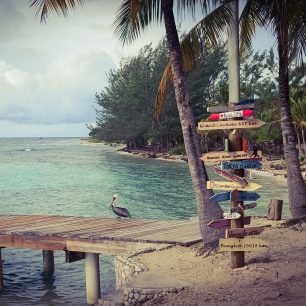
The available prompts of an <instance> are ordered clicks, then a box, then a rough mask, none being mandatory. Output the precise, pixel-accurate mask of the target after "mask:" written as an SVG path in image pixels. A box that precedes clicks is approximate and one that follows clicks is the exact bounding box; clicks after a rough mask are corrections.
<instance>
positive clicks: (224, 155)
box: [201, 151, 262, 161]
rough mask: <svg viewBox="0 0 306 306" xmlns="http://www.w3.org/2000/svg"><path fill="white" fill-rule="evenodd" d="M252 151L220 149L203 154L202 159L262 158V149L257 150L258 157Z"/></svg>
mask: <svg viewBox="0 0 306 306" xmlns="http://www.w3.org/2000/svg"><path fill="white" fill-rule="evenodd" d="M252 154H253V153H252V152H244V151H235V152H226V151H218V152H209V153H204V154H202V157H201V159H202V160H204V161H228V160H241V159H250V160H252V161H253V160H261V159H262V153H261V151H257V155H258V157H253V155H252Z"/></svg>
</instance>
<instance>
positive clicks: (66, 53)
mask: <svg viewBox="0 0 306 306" xmlns="http://www.w3.org/2000/svg"><path fill="white" fill-rule="evenodd" d="M119 3H120V0H112V1H111V0H104V1H94V2H92V3H87V4H85V5H84V6H83V7H81V8H77V9H76V10H75V11H73V12H71V13H70V14H69V16H68V18H64V17H62V16H60V17H58V16H55V15H51V16H50V17H49V20H48V21H47V23H40V22H39V18H35V12H34V11H33V10H31V9H30V8H29V1H28V0H0V20H1V27H0V44H1V47H0V137H27V136H33V137H46V136H63V137H67V136H76V137H79V136H81V137H84V136H87V135H88V130H87V128H86V123H94V122H95V111H94V107H95V102H94V95H95V93H96V92H100V91H101V90H102V89H103V87H104V86H105V85H106V84H107V83H106V82H107V77H106V75H107V73H108V71H109V70H110V69H113V68H116V66H117V65H118V63H119V61H120V59H121V58H122V57H124V56H128V55H133V54H135V53H136V52H137V51H138V50H139V49H140V48H141V47H142V46H144V45H145V44H147V43H149V42H151V41H153V42H154V43H156V42H157V41H158V40H159V39H160V38H161V37H162V36H163V35H164V30H163V27H161V26H156V25H154V27H152V28H151V29H149V30H148V31H146V32H145V33H144V35H142V37H141V39H138V40H137V41H135V42H134V43H133V44H132V45H130V46H125V47H124V48H123V47H122V45H121V44H120V43H119V42H118V40H117V39H116V38H115V37H114V35H113V27H112V22H113V19H114V16H115V12H116V9H117V8H118V6H119ZM193 23H194V22H193V21H192V20H189V21H188V20H187V21H186V23H185V24H184V25H183V26H184V28H185V27H188V25H189V26H190V25H191V24H193ZM261 41H262V39H259V40H258V44H257V45H258V46H259V47H260V48H264V45H260V44H261Z"/></svg>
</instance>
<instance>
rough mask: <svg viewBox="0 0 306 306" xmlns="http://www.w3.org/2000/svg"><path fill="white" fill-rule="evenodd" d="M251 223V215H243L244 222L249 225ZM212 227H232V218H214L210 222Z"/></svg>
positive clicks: (209, 224)
mask: <svg viewBox="0 0 306 306" xmlns="http://www.w3.org/2000/svg"><path fill="white" fill-rule="evenodd" d="M250 223H251V217H250V216H248V217H243V224H244V225H247V224H250ZM207 225H208V226H210V227H214V228H223V227H230V226H231V220H228V219H219V220H213V221H210V222H209V223H208V224H207Z"/></svg>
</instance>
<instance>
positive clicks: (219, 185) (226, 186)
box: [206, 181, 262, 191]
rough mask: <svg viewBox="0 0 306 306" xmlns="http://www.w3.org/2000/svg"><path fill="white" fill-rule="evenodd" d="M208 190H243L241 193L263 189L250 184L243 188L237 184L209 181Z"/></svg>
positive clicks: (257, 185)
mask: <svg viewBox="0 0 306 306" xmlns="http://www.w3.org/2000/svg"><path fill="white" fill-rule="evenodd" d="M206 183H207V189H216V190H234V189H237V190H241V191H255V190H257V189H259V188H261V187H262V185H259V184H256V183H251V182H249V183H248V184H247V185H245V186H241V185H240V184H239V183H236V182H223V181H222V182H220V181H207V182H206Z"/></svg>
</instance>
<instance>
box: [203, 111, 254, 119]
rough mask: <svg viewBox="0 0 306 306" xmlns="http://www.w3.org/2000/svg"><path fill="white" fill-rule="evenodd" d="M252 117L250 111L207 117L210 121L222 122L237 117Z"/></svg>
mask: <svg viewBox="0 0 306 306" xmlns="http://www.w3.org/2000/svg"><path fill="white" fill-rule="evenodd" d="M252 115H253V111H252V110H250V109H245V110H239V111H233V112H226V113H219V114H212V115H210V116H209V117H208V119H210V120H223V119H231V118H239V117H250V116H252Z"/></svg>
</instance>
